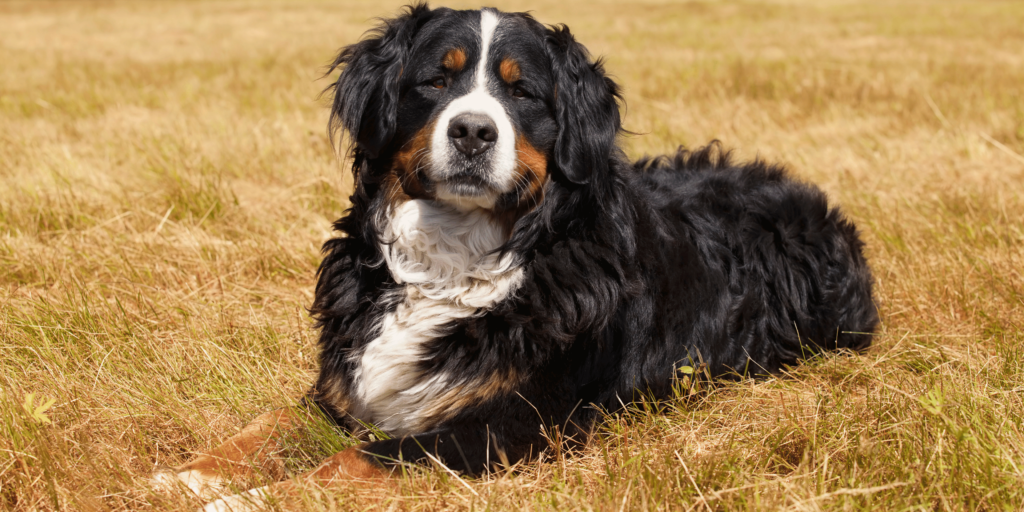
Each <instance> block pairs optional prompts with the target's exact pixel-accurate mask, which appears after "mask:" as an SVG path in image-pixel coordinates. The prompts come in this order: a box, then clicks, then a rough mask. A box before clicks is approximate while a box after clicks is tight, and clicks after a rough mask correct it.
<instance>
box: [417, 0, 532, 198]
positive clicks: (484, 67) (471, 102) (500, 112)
mask: <svg viewBox="0 0 1024 512" xmlns="http://www.w3.org/2000/svg"><path fill="white" fill-rule="evenodd" d="M498 21H499V20H498V15H497V14H496V13H495V12H494V11H491V10H488V9H484V10H482V11H480V61H479V62H478V63H477V66H476V70H475V74H474V76H473V89H472V90H471V91H470V92H469V94H466V95H465V96H462V97H460V98H457V99H455V100H454V101H452V102H451V103H449V104H448V106H447V107H446V108H445V110H444V111H443V112H441V116H440V117H439V118H438V120H437V123H436V124H435V125H434V126H435V127H434V133H433V136H432V138H431V147H430V160H431V162H430V163H431V168H432V170H433V171H434V172H435V173H437V174H436V175H435V176H433V177H434V178H435V179H440V180H443V179H444V178H445V177H446V176H449V175H451V174H452V173H454V172H456V171H457V170H456V169H452V161H453V160H455V157H456V156H457V155H456V153H457V152H458V150H457V149H455V146H454V145H453V144H452V142H451V140H450V139H449V138H448V124H449V123H450V122H451V120H452V118H454V117H455V116H458V115H460V114H470V113H472V114H483V115H486V116H487V117H489V118H491V120H492V121H494V125H495V127H497V129H498V140H496V141H495V142H494V147H492V148H491V149H490V150H489V151H487V152H486V153H484V154H482V155H478V156H477V157H475V158H485V159H488V160H487V161H489V163H490V165H489V169H488V173H487V174H488V175H487V178H488V180H489V181H490V183H491V185H492V186H493V187H495V188H496V189H497V190H498V192H499V193H504V192H508V191H510V190H512V189H513V188H514V187H515V166H516V142H515V141H516V137H515V129H514V128H513V127H512V121H511V120H510V119H509V117H508V113H507V112H505V107H503V106H502V105H501V102H500V101H498V99H497V98H495V97H494V96H493V95H492V94H491V92H490V90H489V87H488V85H489V84H490V83H491V82H492V81H493V79H492V78H491V76H490V75H491V74H490V73H488V69H489V68H490V62H489V59H488V52H490V47H491V42H492V41H493V40H494V32H495V29H497V27H498ZM439 185H441V186H439V187H438V190H437V197H438V199H442V200H446V201H449V202H452V203H454V204H469V205H472V206H479V207H483V208H490V207H493V206H494V201H495V200H496V199H497V197H496V196H495V197H474V198H469V197H457V196H454V195H452V194H451V193H450V192H449V191H448V190H447V189H446V188H445V187H444V186H443V185H442V184H439Z"/></svg>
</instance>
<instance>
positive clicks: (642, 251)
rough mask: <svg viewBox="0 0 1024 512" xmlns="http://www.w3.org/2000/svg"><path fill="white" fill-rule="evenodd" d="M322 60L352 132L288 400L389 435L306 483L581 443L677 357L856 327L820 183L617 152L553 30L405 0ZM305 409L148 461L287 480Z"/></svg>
mask: <svg viewBox="0 0 1024 512" xmlns="http://www.w3.org/2000/svg"><path fill="white" fill-rule="evenodd" d="M336 70H340V75H339V77H338V78H337V80H336V82H334V83H333V84H332V85H331V87H330V88H329V89H328V91H326V92H327V93H328V94H330V95H331V96H332V97H333V103H332V106H331V118H330V122H329V130H331V132H332V133H337V132H338V131H345V132H347V133H348V134H349V138H350V140H351V141H352V145H351V149H350V157H351V160H352V162H353V165H352V171H353V174H354V177H355V190H354V192H353V194H352V196H351V208H350V209H349V210H348V211H347V212H346V214H345V216H344V217H342V218H341V219H340V220H338V221H337V222H336V223H335V224H334V228H335V229H336V230H337V231H338V233H340V235H339V236H338V237H336V238H333V239H331V240H329V241H328V242H326V244H325V245H324V247H323V250H324V259H323V262H322V264H321V265H320V268H319V271H318V281H317V285H316V293H315V299H314V302H313V304H312V307H311V313H312V315H313V316H314V318H315V319H316V321H317V327H318V328H319V331H320V338H319V347H320V373H319V377H318V378H317V380H316V383H315V384H314V385H313V386H312V388H311V389H310V391H309V393H308V395H307V396H306V398H305V399H304V403H305V405H306V406H307V409H306V410H309V409H315V410H319V411H322V413H323V414H326V416H327V417H329V418H330V419H332V420H333V421H334V422H336V423H337V424H338V425H340V426H342V427H344V428H346V429H348V430H349V431H351V432H354V433H357V434H358V433H359V432H365V430H366V427H367V426H368V425H372V426H374V427H375V428H376V429H378V430H377V432H382V433H384V434H386V436H377V438H376V439H375V440H370V441H367V442H364V443H362V444H359V445H358V446H355V447H353V448H349V449H347V450H344V451H342V452H340V453H338V454H336V455H334V456H332V457H330V458H329V459H327V460H326V461H325V462H324V463H323V464H322V465H321V466H319V467H318V468H316V469H315V470H313V471H311V472H310V473H308V474H307V475H306V476H305V478H307V479H313V480H317V481H319V482H321V483H338V482H358V481H365V480H366V479H374V480H377V481H387V477H388V476H389V475H390V474H391V472H392V470H393V469H394V468H395V467H397V466H398V465H400V464H403V463H418V462H425V461H432V463H436V464H443V465H444V466H446V467H447V468H448V469H450V470H452V471H458V472H461V473H465V474H469V475H475V474H480V473H482V472H486V471H489V470H491V469H492V468H494V467H495V466H496V465H508V464H513V463H515V462H517V461H523V460H531V459H533V458H535V457H537V456H538V454H539V453H540V452H541V451H542V450H543V449H544V448H546V447H548V446H549V443H550V442H551V438H552V436H551V435H550V433H551V432H553V431H554V430H553V429H556V430H557V431H558V433H559V436H558V437H559V438H560V439H567V440H577V442H582V441H583V440H585V439H586V437H587V434H589V433H590V431H591V429H592V428H593V426H594V425H595V422H596V421H597V420H599V419H600V417H601V415H602V414H606V412H607V411H614V410H616V409H620V408H621V407H623V406H624V404H628V403H629V402H631V401H634V400H637V399H640V398H643V397H647V398H651V399H655V400H658V399H665V398H669V397H671V396H673V390H674V389H675V388H674V386H677V385H678V382H679V372H680V370H681V369H685V370H689V371H693V368H695V367H701V366H702V367H703V368H704V370H706V372H705V373H706V374H707V375H710V376H714V377H719V378H730V377H733V378H737V377H742V376H758V375H770V374H775V373H778V372H779V371H780V370H782V369H784V368H785V367H786V366H788V365H795V364H797V363H798V362H799V361H800V360H802V359H804V358H806V357H809V356H810V355H812V354H816V353H820V352H822V351H826V350H836V349H850V350H862V349H865V348H866V347H868V346H869V344H870V343H871V335H872V333H873V332H874V331H875V329H876V326H877V323H878V314H877V310H876V307H875V303H874V300H873V296H872V283H873V281H872V276H871V272H870V270H869V267H868V265H867V262H866V260H865V257H864V255H863V244H862V242H861V240H860V239H859V237H858V233H857V230H856V228H855V226H854V225H853V224H852V223H851V222H850V221H849V220H848V219H846V218H845V217H844V216H843V214H842V213H841V212H840V211H839V210H838V209H837V208H836V207H834V206H830V205H829V203H828V201H827V198H826V196H825V194H824V193H822V192H821V191H820V190H819V189H817V188H816V187H814V186H812V185H809V184H804V183H801V182H798V181H796V180H794V179H792V178H790V177H788V176H787V173H786V171H785V170H784V168H783V167H781V166H779V165H773V164H769V163H765V162H763V161H760V160H757V161H753V162H749V163H734V162H733V160H732V159H731V158H730V156H729V153H728V152H726V151H724V150H722V149H721V147H720V145H719V144H717V143H712V144H711V145H709V146H707V147H704V148H701V149H697V150H692V151H691V150H686V149H682V148H680V149H679V150H678V151H677V152H676V153H675V154H674V155H669V156H660V157H657V158H644V159H641V160H640V161H638V162H633V163H631V162H629V161H628V160H627V159H626V157H625V155H624V153H623V152H622V151H621V150H620V148H619V147H618V145H617V141H618V136H619V135H620V132H622V127H621V120H620V112H619V110H620V104H621V101H622V98H621V94H620V88H619V87H618V85H617V84H616V83H615V82H614V81H613V80H612V79H611V78H610V77H609V76H608V74H607V73H606V72H605V69H604V67H603V65H602V63H601V61H600V60H594V59H592V58H591V57H590V55H589V53H588V51H587V50H586V49H585V48H584V47H583V46H582V45H581V44H580V43H578V42H577V41H576V40H575V38H574V37H573V36H572V34H571V33H570V31H569V29H568V28H567V27H565V26H564V25H561V26H545V25H542V24H541V23H539V22H537V21H535V20H534V19H533V18H532V17H531V16H530V15H528V14H521V13H504V12H499V11H497V10H494V9H482V10H476V11H455V10H450V9H443V8H439V9H431V8H430V7H428V6H427V5H425V4H419V5H414V6H409V7H407V8H405V10H404V11H403V12H402V13H401V14H400V15H398V16H397V17H395V18H392V19H388V20H385V21H384V22H383V23H382V25H381V26H380V27H378V28H377V29H376V30H374V31H371V32H369V33H368V34H367V35H366V36H365V37H364V38H363V39H362V40H361V41H359V42H357V43H355V44H353V45H351V46H347V47H345V48H343V49H342V50H341V52H340V53H339V54H338V56H337V58H336V59H335V60H334V62H333V64H331V66H330V71H328V75H331V73H332V72H333V71H336ZM300 415H301V413H298V412H296V410H294V409H292V410H277V411H272V412H270V413H266V414H264V415H261V416H259V417H258V418H257V419H256V420H255V421H253V422H252V423H251V424H249V425H248V426H246V427H245V428H244V429H243V430H242V431H241V433H239V434H238V435H236V436H234V437H232V438H231V439H229V440H228V441H227V442H225V443H224V444H222V445H221V446H219V447H217V448H215V449H214V450H212V451H210V452H208V453H205V454H202V455H200V456H199V457H197V458H196V459H195V460H193V461H192V462H189V463H188V464H185V465H184V466H181V467H179V468H177V469H174V470H167V471H163V472H159V473H158V474H157V477H156V478H157V480H158V481H159V482H163V483H168V482H181V483H184V484H186V485H188V486H189V487H190V488H191V489H192V490H194V491H195V492H196V493H197V494H200V495H201V496H204V497H206V498H208V499H216V498H218V496H220V495H221V494H222V493H224V492H226V491H225V490H226V489H227V483H228V482H231V481H237V480H238V479H240V478H244V477H245V476H246V475H247V474H249V473H251V472H252V471H255V470H262V471H263V472H264V474H265V475H269V476H270V477H272V478H282V477H283V476H284V470H283V466H281V464H280V462H279V461H277V459H275V454H276V453H277V451H278V450H280V449H281V444H282V443H281V442H280V441H281V439H282V436H283V435H285V433H287V432H288V431H289V429H293V428H295V427H296V425H298V424H299V423H301V421H300V420H299V418H298V416H300ZM380 437H383V438H380ZM294 486H295V484H294V481H289V482H283V483H278V484H274V485H271V486H267V487H261V488H257V489H253V490H250V491H248V492H246V493H242V494H239V495H234V496H228V497H224V498H221V499H219V500H217V501H214V502H212V503H210V504H208V505H207V507H206V508H207V510H239V509H245V508H246V507H249V506H252V507H258V506H259V504H260V503H262V502H264V501H265V500H267V499H269V496H277V497H279V498H281V499H287V497H288V496H289V493H291V492H294V491H295V488H294Z"/></svg>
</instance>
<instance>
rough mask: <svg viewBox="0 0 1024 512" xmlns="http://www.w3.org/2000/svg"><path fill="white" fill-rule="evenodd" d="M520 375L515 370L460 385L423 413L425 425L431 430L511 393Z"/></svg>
mask: <svg viewBox="0 0 1024 512" xmlns="http://www.w3.org/2000/svg"><path fill="white" fill-rule="evenodd" d="M519 381H520V379H519V376H518V373H516V372H515V371H514V370H508V371H507V372H504V373H495V374H493V375H491V376H490V377H487V378H484V379H480V380H478V381H476V382H471V383H469V384H464V385H459V386H456V387H454V388H452V389H451V390H449V391H447V392H445V393H444V394H442V395H441V396H440V397H438V398H437V399H436V400H435V401H434V402H433V403H432V404H431V405H430V406H429V407H428V408H427V409H426V411H424V413H423V418H424V425H421V426H420V428H422V429H424V430H429V429H431V428H434V427H435V426H437V425H438V424H439V423H441V422H443V421H445V420H448V419H451V418H452V417H454V416H455V415H456V414H458V413H459V412H461V411H463V410H464V409H466V408H469V407H472V406H474V405H479V404H482V403H484V402H487V401H490V400H492V399H494V398H496V397H498V396H501V395H507V394H511V393H512V392H513V391H515V389H516V387H517V386H518V385H519Z"/></svg>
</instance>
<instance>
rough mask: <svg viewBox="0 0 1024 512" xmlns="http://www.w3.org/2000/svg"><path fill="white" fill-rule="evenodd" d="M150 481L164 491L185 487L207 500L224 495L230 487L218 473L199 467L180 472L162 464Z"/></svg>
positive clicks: (155, 487)
mask: <svg viewBox="0 0 1024 512" xmlns="http://www.w3.org/2000/svg"><path fill="white" fill-rule="evenodd" d="M149 482H150V485H151V486H152V487H153V488H154V489H156V490H159V491H162V492H173V491H176V490H181V489H182V488H185V489H188V490H190V491H192V493H193V494H195V495H196V496H199V497H200V498H202V499H203V500H207V501H208V500H212V499H216V498H219V497H220V496H223V495H224V493H225V491H227V487H228V486H227V481H226V480H224V479H223V478H221V477H220V476H219V475H217V474H216V473H213V472H209V471H203V470H197V469H190V470H185V471H180V472H178V471H175V470H174V469H172V468H169V467H167V466H160V467H158V468H157V469H156V470H155V471H153V476H151V477H150V478H149Z"/></svg>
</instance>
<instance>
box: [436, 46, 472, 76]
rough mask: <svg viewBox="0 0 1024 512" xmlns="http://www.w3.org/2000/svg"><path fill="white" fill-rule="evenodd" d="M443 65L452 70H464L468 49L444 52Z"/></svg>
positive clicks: (454, 49)
mask: <svg viewBox="0 0 1024 512" xmlns="http://www.w3.org/2000/svg"><path fill="white" fill-rule="evenodd" d="M441 65H442V66H444V67H445V69H448V70H450V71H462V68H463V67H464V66H465V65H466V50H463V49H462V48H452V49H451V50H448V53H446V54H444V59H442V60H441Z"/></svg>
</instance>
